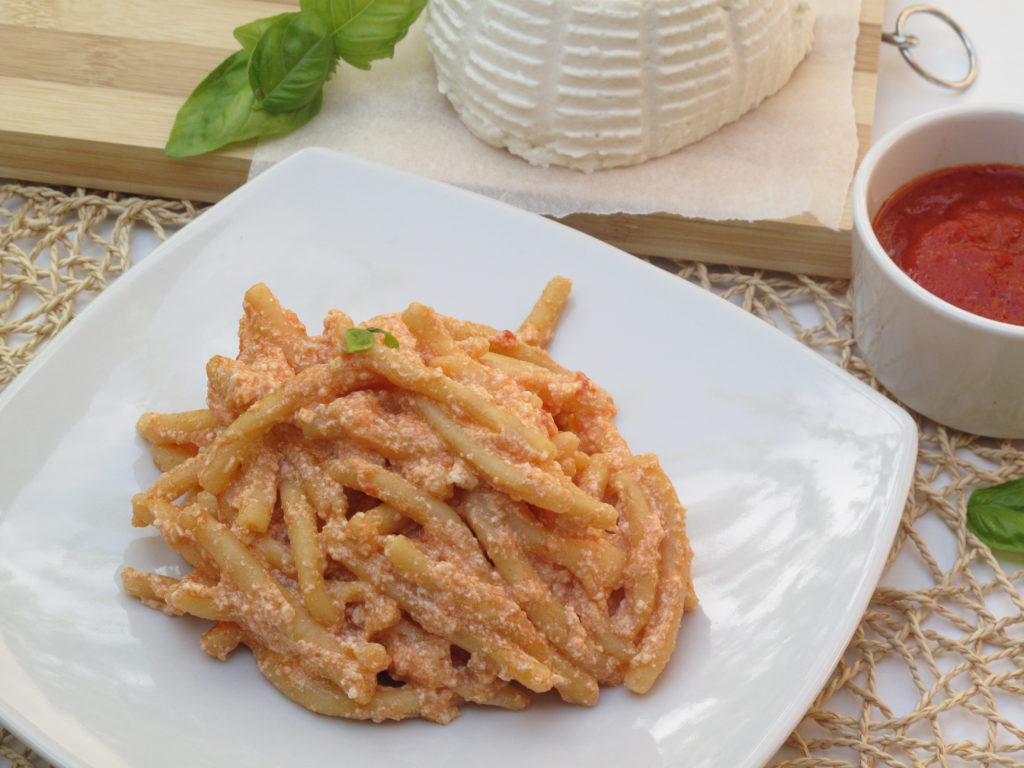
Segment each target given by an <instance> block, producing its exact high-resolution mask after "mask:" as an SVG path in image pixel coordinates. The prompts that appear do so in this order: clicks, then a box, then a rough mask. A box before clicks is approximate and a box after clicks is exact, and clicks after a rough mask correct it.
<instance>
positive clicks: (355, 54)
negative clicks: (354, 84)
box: [301, 0, 427, 69]
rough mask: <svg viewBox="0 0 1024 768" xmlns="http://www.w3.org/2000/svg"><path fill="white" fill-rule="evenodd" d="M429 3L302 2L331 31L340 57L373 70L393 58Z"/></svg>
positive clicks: (407, 0) (383, 0)
mask: <svg viewBox="0 0 1024 768" xmlns="http://www.w3.org/2000/svg"><path fill="white" fill-rule="evenodd" d="M426 4H427V0H302V3H301V5H302V12H303V14H307V15H309V16H311V17H315V18H316V19H317V24H318V25H319V27H320V28H321V29H330V30H331V33H332V35H333V37H334V49H335V51H336V52H337V54H338V55H339V56H340V57H341V58H343V59H344V60H345V61H347V62H348V63H349V64H351V65H352V66H354V67H359V68H360V69H369V68H370V62H372V61H374V60H376V59H386V58H391V57H392V56H394V55H395V45H396V44H397V43H398V42H399V41H400V40H401V39H402V38H403V37H405V35H406V34H407V33H408V31H409V27H411V26H412V24H413V22H414V21H416V19H417V18H418V17H419V15H420V12H421V11H422V10H423V8H424V6H426Z"/></svg>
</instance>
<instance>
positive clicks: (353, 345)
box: [345, 328, 373, 352]
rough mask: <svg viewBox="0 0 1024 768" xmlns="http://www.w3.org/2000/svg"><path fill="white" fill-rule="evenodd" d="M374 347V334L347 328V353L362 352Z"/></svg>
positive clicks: (363, 329) (361, 329) (364, 330)
mask: <svg viewBox="0 0 1024 768" xmlns="http://www.w3.org/2000/svg"><path fill="white" fill-rule="evenodd" d="M372 346H373V334H372V333H371V332H370V331H368V330H366V329H365V328H347V329H346V330H345V351H346V352H362V351H363V350H366V349H369V348H370V347H372Z"/></svg>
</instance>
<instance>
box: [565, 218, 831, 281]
mask: <svg viewBox="0 0 1024 768" xmlns="http://www.w3.org/2000/svg"><path fill="white" fill-rule="evenodd" d="M556 220H557V221H559V222H561V223H562V224H565V225H567V226H570V227H572V228H573V229H577V230H579V231H581V232H584V233H585V234H588V235H591V236H593V237H596V238H597V239H599V240H603V241H604V242H606V243H608V244H609V245H614V246H615V247H617V248H621V249H622V250H624V251H627V252H628V253H632V254H633V255H635V256H644V257H652V258H659V259H668V260H671V261H703V262H706V263H709V264H725V265H730V266H736V267H753V268H757V269H770V270H776V271H783V272H796V273H801V274H808V275H818V276H821V277H841V278H847V277H849V275H850V231H849V230H848V229H840V230H831V229H827V228H825V227H821V226H817V225H814V224H809V223H806V222H802V221H798V220H788V221H707V220H703V219H686V218H683V217H682V216H675V215H672V214H667V213H654V214H643V215H640V214H625V213H614V214H590V213H574V214H571V215H569V216H566V217H564V218H560V219H556Z"/></svg>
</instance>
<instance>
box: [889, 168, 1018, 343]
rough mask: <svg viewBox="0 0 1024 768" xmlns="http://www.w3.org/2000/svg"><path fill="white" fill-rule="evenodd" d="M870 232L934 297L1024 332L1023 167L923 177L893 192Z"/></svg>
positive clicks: (955, 170)
mask: <svg viewBox="0 0 1024 768" xmlns="http://www.w3.org/2000/svg"><path fill="white" fill-rule="evenodd" d="M872 224H873V228H874V230H875V234H876V236H877V237H878V241H879V243H881V245H882V247H883V248H884V249H885V251H886V253H888V254H889V257H890V258H891V259H892V260H893V261H894V262H895V263H896V264H897V265H898V266H899V267H900V268H901V269H902V270H903V271H904V272H906V273H907V274H908V275H909V276H910V277H911V278H912V279H913V280H914V281H915V282H916V283H918V284H919V285H921V286H922V287H923V288H925V289H926V290H928V291H929V292H931V293H933V294H935V295H936V296H938V297H939V298H941V299H943V300H945V301H948V302H949V303H950V304H955V305H956V306H958V307H960V308H961V309H965V310H967V311H968V312H972V313H974V314H976V315H981V316H982V317H987V318H990V319H992V320H999V321H1002V322H1004V323H1012V324H1014V325H1024V166H1017V165H1000V164H990V165H963V166H957V167H953V168H945V169H943V170H940V171H935V172H933V173H929V174H926V175H924V176H920V177H918V178H916V179H914V180H913V181H910V182H908V183H907V184H905V185H904V186H902V187H900V188H899V189H898V190H896V192H894V193H893V194H892V196H891V197H890V198H889V199H888V200H886V201H885V203H884V204H883V205H882V207H881V208H880V209H879V211H878V213H877V214H876V215H875V218H874V221H873V222H872Z"/></svg>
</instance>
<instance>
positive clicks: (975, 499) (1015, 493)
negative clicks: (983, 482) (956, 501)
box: [967, 478, 1024, 552]
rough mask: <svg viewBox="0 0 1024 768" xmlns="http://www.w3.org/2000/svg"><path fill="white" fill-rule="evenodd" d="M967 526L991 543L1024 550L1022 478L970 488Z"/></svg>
mask: <svg viewBox="0 0 1024 768" xmlns="http://www.w3.org/2000/svg"><path fill="white" fill-rule="evenodd" d="M967 527H968V529H970V531H971V533H973V534H974V535H975V536H977V537H978V538H979V539H981V540H982V541H983V542H985V543H986V544H988V545H989V546H990V547H994V548H995V549H1006V550H1009V551H1011V552H1024V478H1020V479H1018V480H1011V481H1010V482H1008V483H1001V484H1000V485H994V486H992V487H991V488H979V489H977V490H975V491H972V492H971V496H970V498H969V499H968V500H967Z"/></svg>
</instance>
